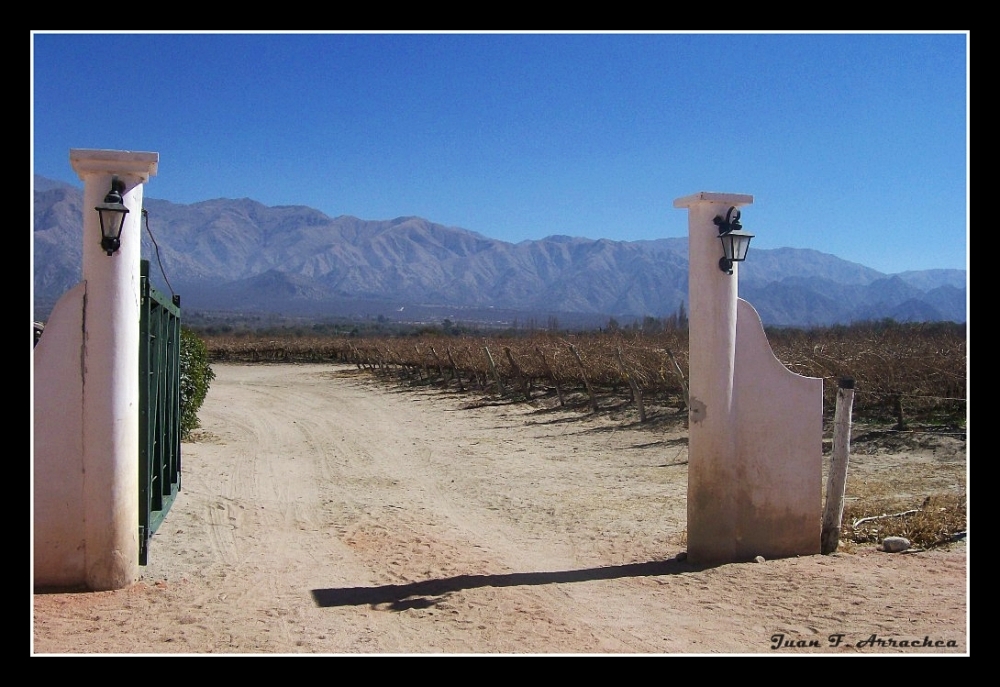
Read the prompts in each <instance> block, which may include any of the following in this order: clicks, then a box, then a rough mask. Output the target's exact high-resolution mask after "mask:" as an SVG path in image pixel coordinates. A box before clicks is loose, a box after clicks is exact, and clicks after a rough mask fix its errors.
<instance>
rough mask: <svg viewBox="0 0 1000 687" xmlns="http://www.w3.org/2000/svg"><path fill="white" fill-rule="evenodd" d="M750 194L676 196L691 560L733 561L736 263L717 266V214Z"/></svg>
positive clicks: (741, 202)
mask: <svg viewBox="0 0 1000 687" xmlns="http://www.w3.org/2000/svg"><path fill="white" fill-rule="evenodd" d="M750 203H753V196H749V195H739V194H731V193H708V192H702V193H696V194H693V195H690V196H685V197H683V198H678V199H677V200H675V201H674V207H675V208H687V209H688V255H689V267H688V274H689V277H688V292H689V296H688V298H689V300H690V303H689V308H688V327H689V329H688V336H689V343H688V348H689V351H690V353H689V356H690V357H689V380H688V384H689V396H690V406H689V411H688V412H689V423H688V424H689V435H688V436H689V449H688V450H689V462H688V532H687V540H688V552H687V553H688V560H690V561H692V562H695V563H697V562H706V561H717V560H733V559H734V556H735V542H736V540H737V534H736V530H735V527H736V519H737V512H736V510H735V504H734V501H733V498H732V495H731V493H730V492H729V489H730V488H731V485H733V484H735V483H737V482H738V481H739V480H740V479H741V476H740V475H739V474H738V473H739V464H738V462H737V460H736V410H735V407H734V403H733V399H734V396H733V376H734V364H735V355H736V312H737V309H736V302H737V296H738V293H737V281H738V278H739V263H734V265H733V274H727V273H726V272H723V271H722V270H721V269H719V258H721V257H722V255H723V253H722V242H721V241H719V228H718V226H716V224H715V222H714V219H715V217H716V216H722V217H725V216H726V212H727V210H728V209H729V208H730V207H737V208H739V207H740V206H743V205H748V204H750Z"/></svg>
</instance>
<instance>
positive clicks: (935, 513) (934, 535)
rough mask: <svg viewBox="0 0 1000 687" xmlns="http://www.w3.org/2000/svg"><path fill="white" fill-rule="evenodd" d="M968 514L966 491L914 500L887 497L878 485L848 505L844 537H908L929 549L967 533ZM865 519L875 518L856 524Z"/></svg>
mask: <svg viewBox="0 0 1000 687" xmlns="http://www.w3.org/2000/svg"><path fill="white" fill-rule="evenodd" d="M880 492H881V493H880ZM967 513H968V507H967V504H966V495H965V491H964V490H962V491H961V492H957V493H955V492H939V493H935V494H931V495H930V496H927V497H925V498H924V499H923V500H922V501H920V500H917V501H916V502H914V501H913V500H912V499H907V498H901V497H892V496H887V495H886V493H885V492H882V490H881V489H879V488H878V487H876V488H874V489H873V493H871V494H870V495H866V496H863V497H861V498H859V499H857V500H856V501H849V502H848V503H847V504H845V507H844V520H843V523H844V524H843V529H842V537H843V538H844V539H846V540H849V541H852V542H855V543H858V544H864V543H881V542H882V540H883V539H885V538H886V537H905V538H906V539H908V540H910V543H911V544H912V545H913V546H914V547H917V548H922V549H929V548H932V547H934V546H940V545H941V544H946V543H948V542H951V541H955V540H956V538H957V535H959V534H961V533H964V532H965V530H966V526H967ZM879 516H889V517H879ZM863 518H875V519H872V520H867V521H865V522H860V523H858V525H857V526H855V525H854V523H855V522H858V521H859V520H862V519H863Z"/></svg>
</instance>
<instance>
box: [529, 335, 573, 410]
mask: <svg viewBox="0 0 1000 687" xmlns="http://www.w3.org/2000/svg"><path fill="white" fill-rule="evenodd" d="M535 352H536V353H538V357H539V358H541V359H542V367H543V368H544V369H545V373H546V374H547V375H548V376H549V378H550V379H551V380H552V382H553V384H555V385H556V395H557V396H558V397H559V405H560V406H565V405H566V401H565V400H563V392H562V385H561V384H560V383H559V377H557V376H556V373H555V372H554V371H553V370H552V368H551V367H550V366H549V361H548V360H546V359H545V353H543V352H542V349H541V348H540V347H538V346H535Z"/></svg>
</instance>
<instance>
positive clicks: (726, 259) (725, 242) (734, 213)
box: [713, 206, 754, 274]
mask: <svg viewBox="0 0 1000 687" xmlns="http://www.w3.org/2000/svg"><path fill="white" fill-rule="evenodd" d="M713 221H714V222H715V226H717V227H719V239H720V240H721V241H722V254H723V257H721V258H719V269H720V270H722V271H723V272H725V273H726V274H732V273H733V263H734V262H743V261H744V260H746V259H747V251H748V250H750V239H752V238H753V236H754V235H753V234H748V233H747V232H745V231H743V225H742V224H740V211H739V210H737V209H736V207H735V206H733V207H731V208H729V211H728V212H726V217H725V219H723V218H722V216H721V215H717V216H716V217H715V219H714V220H713Z"/></svg>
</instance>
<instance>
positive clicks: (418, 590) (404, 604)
mask: <svg viewBox="0 0 1000 687" xmlns="http://www.w3.org/2000/svg"><path fill="white" fill-rule="evenodd" d="M709 567H711V566H707V565H691V564H689V563H687V562H686V561H682V560H677V559H671V560H667V561H650V562H649V563H628V564H625V565H610V566H606V567H601V568H584V569H582V570H564V571H557V572H527V573H508V574H504V575H456V576H454V577H445V578H441V579H436V580H424V581H421V582H410V583H408V584H386V585H381V586H378V587H335V588H331V589H313V590H312V596H313V600H314V601H315V602H316V605H317V606H320V607H321V608H330V607H335V606H364V605H368V606H379V605H382V604H388V605H389V609H390V610H394V611H405V610H407V609H411V608H427V607H429V606H433V605H435V604H436V603H437V602H438V601H440V597H443V596H445V595H448V594H451V593H453V592H458V591H462V590H464V589H478V588H480V587H515V586H527V585H543V584H567V583H571V582H591V581H594V580H616V579H621V578H624V577H656V576H661V575H677V574H680V573H685V572H697V571H700V570H705V569H706V568H709Z"/></svg>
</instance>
